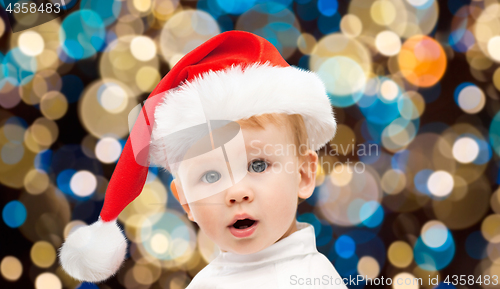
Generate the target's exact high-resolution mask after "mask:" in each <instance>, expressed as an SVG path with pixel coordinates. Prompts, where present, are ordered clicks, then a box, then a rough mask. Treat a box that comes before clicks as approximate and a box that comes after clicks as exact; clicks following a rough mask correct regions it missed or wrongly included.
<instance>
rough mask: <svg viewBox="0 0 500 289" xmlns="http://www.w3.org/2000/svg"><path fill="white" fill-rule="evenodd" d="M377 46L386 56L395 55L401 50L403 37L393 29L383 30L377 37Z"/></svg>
mask: <svg viewBox="0 0 500 289" xmlns="http://www.w3.org/2000/svg"><path fill="white" fill-rule="evenodd" d="M375 47H377V49H378V51H380V53H382V54H383V55H385V56H394V55H396V54H398V53H399V51H401V38H399V36H398V35H397V34H396V33H394V32H392V31H389V30H386V31H382V32H380V33H379V34H377V36H376V37H375Z"/></svg>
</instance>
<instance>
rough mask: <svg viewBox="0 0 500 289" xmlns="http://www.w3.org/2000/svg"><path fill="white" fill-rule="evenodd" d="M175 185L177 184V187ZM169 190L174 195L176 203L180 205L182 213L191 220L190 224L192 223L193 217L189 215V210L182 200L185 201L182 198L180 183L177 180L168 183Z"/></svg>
mask: <svg viewBox="0 0 500 289" xmlns="http://www.w3.org/2000/svg"><path fill="white" fill-rule="evenodd" d="M176 183H177V185H176ZM170 190H171V191H172V194H173V195H174V197H175V199H177V201H178V202H179V203H180V204H181V206H182V208H183V209H184V211H185V212H186V213H187V215H188V219H189V220H191V221H192V222H194V218H193V215H192V214H191V208H190V207H189V205H188V204H187V203H185V201H184V200H186V198H185V197H184V191H182V185H181V183H180V181H178V180H177V179H174V180H173V181H172V182H171V183H170Z"/></svg>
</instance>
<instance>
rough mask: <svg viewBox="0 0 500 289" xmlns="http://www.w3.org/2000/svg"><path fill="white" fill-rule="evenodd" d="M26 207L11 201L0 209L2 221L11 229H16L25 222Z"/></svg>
mask: <svg viewBox="0 0 500 289" xmlns="http://www.w3.org/2000/svg"><path fill="white" fill-rule="evenodd" d="M26 215H27V211H26V207H25V206H24V205H23V203H21V202H19V201H11V202H9V203H7V204H6V205H5V206H4V207H3V209H2V219H3V221H4V222H5V224H6V225H7V226H9V227H11V228H18V227H20V226H21V225H22V224H24V221H26Z"/></svg>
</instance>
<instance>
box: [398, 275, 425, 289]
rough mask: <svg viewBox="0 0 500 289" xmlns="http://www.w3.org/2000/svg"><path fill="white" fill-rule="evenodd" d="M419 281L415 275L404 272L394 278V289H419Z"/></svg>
mask: <svg viewBox="0 0 500 289" xmlns="http://www.w3.org/2000/svg"><path fill="white" fill-rule="evenodd" d="M419 282H420V281H419V279H418V278H416V277H415V276H413V274H410V273H406V272H402V273H399V274H397V275H396V276H394V277H392V288H394V289H418V288H420V283H419Z"/></svg>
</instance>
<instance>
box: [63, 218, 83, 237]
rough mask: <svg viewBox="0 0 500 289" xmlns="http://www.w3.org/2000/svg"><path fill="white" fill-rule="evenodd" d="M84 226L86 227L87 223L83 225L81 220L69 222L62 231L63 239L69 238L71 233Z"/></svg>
mask: <svg viewBox="0 0 500 289" xmlns="http://www.w3.org/2000/svg"><path fill="white" fill-rule="evenodd" d="M84 226H87V223H85V222H84V221H81V220H73V221H71V222H69V223H68V224H66V226H65V227H64V231H63V235H64V239H66V238H67V237H68V236H69V234H71V233H73V232H74V231H76V230H77V229H79V228H81V227H84Z"/></svg>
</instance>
